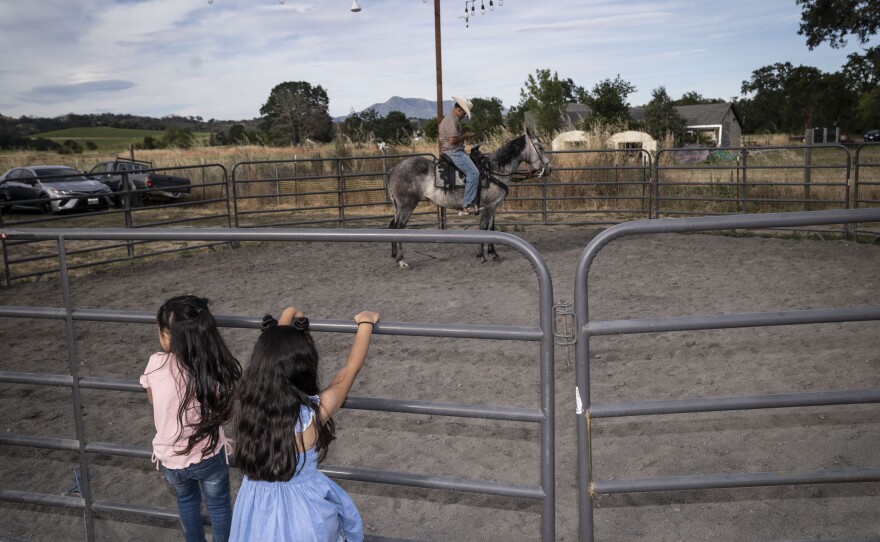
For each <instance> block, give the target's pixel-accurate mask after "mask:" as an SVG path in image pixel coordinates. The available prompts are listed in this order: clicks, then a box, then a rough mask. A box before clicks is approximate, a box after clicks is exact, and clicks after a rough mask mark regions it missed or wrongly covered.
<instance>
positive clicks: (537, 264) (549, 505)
mask: <svg viewBox="0 0 880 542" xmlns="http://www.w3.org/2000/svg"><path fill="white" fill-rule="evenodd" d="M0 231H2V234H3V235H5V236H6V238H7V239H8V240H16V241H18V240H54V241H55V242H56V243H57V251H58V252H57V257H58V260H59V264H60V273H61V286H62V297H63V306H62V307H21V306H0V317H9V318H39V319H53V320H63V321H64V322H65V329H66V334H67V345H68V358H69V369H70V373H69V374H68V375H47V374H33V373H13V372H0V382H9V383H15V384H35V385H41V386H63V387H69V388H71V389H72V392H73V393H72V397H73V405H72V406H73V414H74V420H75V430H76V438H75V439H69V438H59V437H56V436H28V435H19V434H10V433H3V434H0V445H12V446H27V447H32V448H44V449H55V450H70V451H75V452H77V453H78V458H79V468H80V472H88V466H89V455H91V454H108V455H118V456H127V457H137V458H144V459H148V458H149V457H150V455H151V451H152V450H151V449H150V448H146V447H137V446H132V445H129V444H125V443H114V442H89V441H87V440H86V438H85V423H84V420H83V416H82V408H81V404H82V395H81V392H80V391H81V390H82V389H102V390H114V391H120V392H139V393H142V392H143V389H142V388H141V387H140V385H139V384H138V383H137V382H136V381H125V380H117V379H107V378H97V377H88V378H87V377H80V376H79V375H78V364H79V363H78V360H77V352H76V346H75V334H74V326H75V322H77V321H99V322H123V323H133V324H148V325H155V314H154V313H153V312H151V311H150V312H145V311H116V310H102V309H89V308H79V307H74V306H73V305H72V301H71V291H70V282H69V275H68V271H69V268H68V252H67V246H68V243H69V242H71V241H76V240H89V241H108V240H109V241H176V240H181V241H198V242H245V241H313V242H322V243H346V242H377V243H390V242H392V241H400V242H406V243H459V244H484V243H494V244H499V245H505V246H508V247H511V248H513V249H515V250H517V251H518V252H519V253H520V254H521V255H522V256H523V257H524V258H525V259H526V260H527V261H528V262H529V263H530V264H531V265H532V268H533V270H534V272H535V274H536V277H537V279H538V289H539V305H538V307H537V311H538V316H539V326H538V327H534V328H533V327H515V326H500V325H488V324H487V325H463V324H425V323H413V322H385V321H383V322H381V323H379V324H378V325H377V326H376V330H375V332H376V333H377V334H386V335H406V336H427V337H457V338H470V339H494V340H512V341H534V342H537V343H539V349H540V354H539V355H540V359H539V360H537V361H538V363H537V365H538V370H539V375H540V388H541V389H540V405H539V406H538V407H537V408H521V407H509V406H492V405H479V404H459V403H439V402H429V401H412V400H396V399H386V398H363V397H349V398H348V399H347V401H346V403H345V408H356V409H365V410H378V411H386V412H400V413H414V414H431V415H438V416H453V417H466V418H481V419H489V420H505V421H519V422H529V423H535V424H539V425H540V458H538V460H539V461H538V462H539V464H540V484H539V485H525V484H514V483H508V482H499V481H490V480H471V479H465V478H459V477H452V476H438V475H432V474H410V473H403V472H393V471H384V470H375V469H363V468H355V467H344V466H328V465H324V466H323V467H322V470H323V471H324V472H325V473H327V474H328V475H330V476H331V477H335V478H340V479H346V480H358V481H364V482H373V483H381V484H395V485H402V486H411V487H419V488H430V489H447V490H455V491H464V492H471V493H481V494H486V495H496V496H510V497H519V498H526V499H534V500H537V501H539V502H540V506H541V540H543V541H544V542H550V541H552V540H554V539H555V517H554V512H555V486H554V483H555V442H554V434H555V418H554V379H553V375H554V345H553V334H552V318H553V315H552V312H553V309H552V305H553V285H552V282H551V278H550V275H549V271H548V269H547V266H546V264H545V263H544V260H543V258H542V257H541V256H540V254H539V253H538V252H537V251H536V250H535V248H534V247H533V246H532V245H530V244H529V243H527V242H525V241H523V240H522V239H520V238H518V237H515V236H512V235H509V234H505V233H495V232H474V231H460V232H439V231H400V230H384V231H383V230H326V229H314V230H279V229H265V228H262V229H260V228H254V229H233V230H230V229H219V228H210V229H209V228H206V229H153V230H146V229H144V230H128V229H118V228H117V229H48V228H47V229H28V230H23V229H10V228H7V229H3V230H0ZM217 322H218V324H219V325H221V326H224V327H242V328H259V326H260V322H261V319H260V318H258V317H249V316H220V315H218V316H217ZM311 325H312V328H313V329H314V330H315V331H318V332H322V331H326V332H339V333H354V332H355V331H356V328H357V326H355V325H354V324H352V323H351V322H350V321H336V320H324V321H321V320H317V321H312V322H311ZM0 500H5V501H12V502H19V503H31V504H38V505H46V506H57V507H67V508H75V509H80V510H82V511H83V517H84V522H85V538H86V539H87V540H89V542H91V541H92V540H94V527H93V518H94V516H95V514H101V513H113V512H128V513H133V514H139V515H143V516H146V517H153V518H164V519H169V518H176V517H177V513H176V511H175V510H169V509H162V508H156V507H145V506H140V505H135V504H130V503H122V502H111V501H107V500H101V499H99V498H97V496H96V495H93V494H92V492H91V488H90V486H89V481H88V477H87V476H83V477H82V481H81V497H68V496H58V495H49V494H42V493H33V492H23V491H12V490H6V489H0ZM373 540H377V541H378V540H387V539H383V538H381V537H373Z"/></svg>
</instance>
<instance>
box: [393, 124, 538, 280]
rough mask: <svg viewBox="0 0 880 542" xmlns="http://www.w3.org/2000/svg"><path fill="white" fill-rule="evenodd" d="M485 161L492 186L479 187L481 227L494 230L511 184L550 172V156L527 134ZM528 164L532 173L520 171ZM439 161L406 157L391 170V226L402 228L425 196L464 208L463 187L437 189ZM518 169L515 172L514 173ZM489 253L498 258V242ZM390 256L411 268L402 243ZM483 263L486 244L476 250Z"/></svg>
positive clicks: (509, 142)
mask: <svg viewBox="0 0 880 542" xmlns="http://www.w3.org/2000/svg"><path fill="white" fill-rule="evenodd" d="M485 158H486V160H485V161H484V163H483V164H480V163H477V164H476V165H477V167H478V168H479V169H480V170H481V172H482V171H485V173H487V174H488V176H489V179H490V180H489V186H488V187H486V188H482V189H481V190H480V200H479V202H478V204H479V205H478V206H479V208H480V229H481V230H494V229H495V209H497V208H498V206H499V205H501V202H502V201H504V198H505V197H507V191H508V185H509V184H510V182H511V181H512V180H513V181H521V180H523V179H527V178H530V177H540V176H542V175H544V174H545V173H546V174H549V173H550V159H549V158H547V155H546V154H545V153H544V147H543V146H542V145H541V142H540V141H538V138H537V137H535V136H533V135H532V134H530V133H529V131H528V130H526V133H525V134H523V135H521V136H519V137H517V138H515V139H512V140H511V141H508V142H507V143H506V144H505V145H504V146H503V147H501V148H500V149H498V150H497V151H495V152H493V153H491V154H488V155H485ZM523 162H525V163H527V164H528V165H529V172H528V173H527V174H526V173H523V172H517V171H516V170H517V169H518V168H519V165H520V164H521V163H523ZM435 171H436V161H435V160H428V159H427V158H422V157H418V156H414V157H411V158H407V159H405V160H403V161H402V162H400V163H399V164H397V165H396V166H394V167H393V168H391V171H389V172H388V196H389V197H390V198H391V202H392V203H393V204H394V218H393V219H392V220H391V225H390V226H389V228H391V229H401V230H402V229H403V228H405V227H406V223H407V222H408V221H409V218H410V216H411V215H412V212H413V210H414V209H415V208H416V206H417V205H418V204H419V202H420V201H422V200H423V199H429V200H431V201H433V202H434V203H436V204H437V205H439V206H441V207H446V208H447V209H458V210H461V209H462V208H463V207H464V205H463V204H464V188H454V189H450V188H438V187H437V186H435ZM515 172H516V173H515ZM489 255H490V256H492V258H493V259H497V258H498V254H497V253H496V252H495V245H489ZM391 256H392V257H393V258H394V260H395V262H397V265H398V266H400V267H409V264H407V263H406V262H405V261H404V260H403V245H402V244H401V243H391ZM477 258H479V259H480V261H481V262H485V261H486V254H485V252H484V247H483V245H480V250H479V252H477Z"/></svg>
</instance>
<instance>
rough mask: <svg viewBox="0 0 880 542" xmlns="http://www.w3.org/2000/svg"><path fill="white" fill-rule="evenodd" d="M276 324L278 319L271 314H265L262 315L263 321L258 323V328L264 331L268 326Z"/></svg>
mask: <svg viewBox="0 0 880 542" xmlns="http://www.w3.org/2000/svg"><path fill="white" fill-rule="evenodd" d="M277 325H278V320H276V319H275V318H273V317H272V315H270V314H267V315H265V316H263V322H262V323H261V324H260V329H261V330H263V331H266V330H267V329H269V328H270V327H275V326H277Z"/></svg>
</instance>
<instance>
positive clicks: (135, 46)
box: [0, 0, 860, 120]
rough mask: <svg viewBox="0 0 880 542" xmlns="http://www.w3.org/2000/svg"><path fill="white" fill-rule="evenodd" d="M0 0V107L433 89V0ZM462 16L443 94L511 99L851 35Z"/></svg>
mask: <svg viewBox="0 0 880 542" xmlns="http://www.w3.org/2000/svg"><path fill="white" fill-rule="evenodd" d="M359 1H360V4H361V6H362V8H363V9H362V11H361V12H359V13H352V12H351V11H350V9H349V8H350V7H351V1H350V0H314V1H294V0H284V2H283V4H282V3H280V2H279V1H278V0H213V3H209V2H208V0H38V1H20V0H0V81H2V85H0V114H3V115H6V116H12V117H18V116H21V115H31V116H48V117H54V116H58V115H63V114H66V113H81V114H85V113H99V112H111V113H131V114H139V115H150V116H157V117H161V116H165V115H172V114H174V115H199V116H202V117H203V118H205V119H209V118H216V119H235V120H237V119H249V118H253V117H256V116H259V109H260V107H261V106H262V104H263V103H265V101H266V98H267V97H268V96H269V93H270V91H271V90H272V87H274V86H275V85H277V84H279V83H282V82H284V81H308V82H309V83H311V84H312V85H321V86H323V87H324V89H325V90H326V91H327V93H328V95H329V98H330V114H331V115H333V116H340V115H345V114H347V113H349V112H350V111H351V110H355V111H361V110H363V109H365V108H367V107H369V106H371V105H373V104H375V103H380V102H384V101H386V100H387V99H388V98H390V97H392V96H402V97H406V98H425V99H429V100H434V99H436V80H435V55H434V9H433V0H429V1H428V2H427V3H423V2H422V1H420V0H387V1H385V0H359ZM493 1H494V3H495V9H494V11H489V4H488V2H489V0H485V5H486V15H481V14H480V0H477V2H476V14H475V16H474V17H472V18H471V19H470V21H469V25H468V26H466V25H465V21H464V20H463V19H462V18H460V15H463V14H464V4H465V2H464V1H463V0H442V1H441V36H442V62H443V89H444V97H445V99H449V96H450V95H452V94H454V95H457V96H466V97H481V98H488V97H497V98H500V99H501V100H502V102H503V103H504V105H505V107H510V106H512V105H516V103H517V102H518V101H519V93H520V89H521V88H522V87H523V86H524V83H525V81H526V78H527V77H528V76H529V75H530V74H534V73H535V70H537V69H550V70H552V71H555V72H557V73H558V74H559V76H560V77H562V78H571V79H572V80H573V81H574V82H575V83H576V84H578V85H581V86H583V87H585V88H587V89H588V90H589V89H590V88H592V87H593V85H595V84H596V83H598V82H599V81H601V80H603V79H606V78H612V79H613V78H614V77H615V76H616V75H617V74H619V75H620V76H621V77H622V78H623V79H625V80H627V81H629V82H631V83H633V84H634V85H635V86H636V88H637V92H635V93H634V94H632V95H630V97H629V101H630V104H631V105H634V106H635V105H641V104H644V103H646V102H647V101H649V100H650V98H651V90H652V89H655V88H657V87H659V86H660V85H664V86H665V87H666V89H667V92H668V93H669V95H670V96H672V97H673V98H677V97H679V96H681V94H682V93H684V92H688V91H696V92H699V93H701V94H703V95H704V96H706V97H718V98H724V99H730V98H731V97H733V96H739V95H740V87H741V85H742V82H743V80H746V79H748V78H749V77H750V75H751V73H752V71H753V70H756V69H758V68H760V67H762V66H766V65H769V64H773V63H776V62H784V61H788V62H791V63H792V64H794V65H807V66H815V67H817V68H820V69H822V70H824V71H837V70H839V69H840V67H841V66H842V65H843V64H844V63H845V62H846V55H847V54H849V53H851V52H855V51H859V50H860V49H859V47H858V44H857V42H856V41H855V40H850V44H849V46H848V47H847V48H845V49H840V50H835V49H831V48H829V47H827V46H822V47H819V48H817V49H815V50H813V51H810V50H809V49H808V48H807V46H806V44H805V39H804V37H803V36H800V35H798V34H797V29H798V24H799V21H800V9H799V7H798V6H797V5H796V4H795V0H738V1H736V2H732V1H730V0H724V1H720V0H718V1H716V0H702V1H698V0H694V1H684V0H681V1H675V0H633V1H622V0H551V1H546V2H536V1H528V2H527V1H524V0H504V5H503V6H498V3H499V0H493Z"/></svg>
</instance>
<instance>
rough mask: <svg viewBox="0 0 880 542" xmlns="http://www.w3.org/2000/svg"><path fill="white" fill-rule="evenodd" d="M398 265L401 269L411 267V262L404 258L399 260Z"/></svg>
mask: <svg viewBox="0 0 880 542" xmlns="http://www.w3.org/2000/svg"><path fill="white" fill-rule="evenodd" d="M397 266H398V267H399V268H401V269H407V268H408V267H409V264H408V263H406V262H405V261H403V260H400V261H399V262H397Z"/></svg>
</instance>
